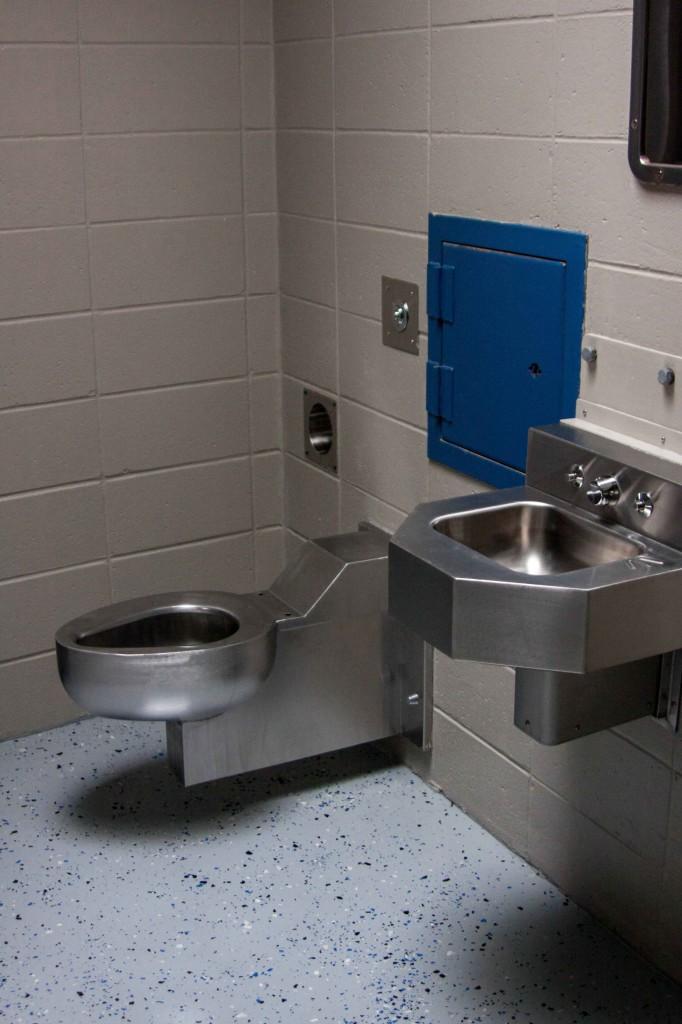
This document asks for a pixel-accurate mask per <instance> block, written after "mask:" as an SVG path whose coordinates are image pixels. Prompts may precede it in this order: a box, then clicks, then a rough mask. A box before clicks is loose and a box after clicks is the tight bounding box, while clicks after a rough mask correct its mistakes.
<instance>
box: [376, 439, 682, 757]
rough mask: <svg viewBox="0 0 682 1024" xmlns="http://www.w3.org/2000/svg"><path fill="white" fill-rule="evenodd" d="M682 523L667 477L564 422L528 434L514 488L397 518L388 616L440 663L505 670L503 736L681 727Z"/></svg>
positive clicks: (676, 469) (651, 461)
mask: <svg viewBox="0 0 682 1024" xmlns="http://www.w3.org/2000/svg"><path fill="white" fill-rule="evenodd" d="M581 467H582V470H581ZM578 470H580V474H582V475H584V479H585V481H586V482H589V484H588V486H583V487H582V488H578V487H576V486H575V485H576V480H577V478H578V476H579V475H580V474H579V473H578ZM654 506H655V507H654ZM681 524H682V467H680V466H678V465H677V464H676V463H674V462H672V461H670V460H667V459H663V458H661V457H659V456H657V455H655V454H653V453H652V452H644V451H640V450H639V449H638V448H636V447H631V446H629V445H627V444H626V443H625V442H624V441H622V440H620V439H618V440H616V439H613V438H609V437H603V436H601V435H599V434H593V433H591V432H590V431H586V430H582V429H580V428H578V427H574V426H571V425H569V424H565V423H560V424H556V425H554V426H549V427H540V428H534V429H532V430H531V432H530V441H529V447H528V463H527V467H526V484H525V486H522V487H508V488H503V489H501V490H497V491H486V492H484V493H481V494H471V495H466V496H464V497H460V498H448V499H446V500H444V501H436V502H431V503H428V504H426V505H419V506H417V508H416V509H415V510H414V511H413V512H412V514H411V515H409V516H408V517H407V518H406V519H405V521H404V522H403V524H402V525H401V526H400V528H399V529H398V531H397V532H396V533H395V534H394V536H393V538H392V540H391V543H390V549H389V608H390V610H391V615H393V616H394V617H395V618H396V619H397V620H398V621H399V622H401V623H402V624H403V625H405V626H407V627H408V628H409V629H411V630H414V632H416V633H417V635H418V636H421V637H422V639H423V640H425V641H426V642H427V643H429V644H431V645H432V646H434V647H436V648H437V649H438V650H440V651H442V652H443V653H444V654H446V655H447V656H448V657H450V658H458V659H462V660H464V661H484V662H488V663H491V664H498V665H510V666H512V667H513V668H514V669H515V670H516V697H515V712H514V721H515V724H516V725H517V726H518V727H519V728H520V729H522V730H523V731H524V732H526V733H528V734H529V735H530V736H533V737H534V738H535V739H536V740H538V741H539V742H541V743H550V744H553V743H563V742H564V741H566V740H570V739H575V738H576V737H577V736H584V735H587V734H588V733H591V732H596V731H598V730H600V729H607V728H610V727H611V726H614V725H618V724H620V723H622V722H626V721H631V720H633V719H636V718H641V717H643V716H645V715H655V716H658V717H661V718H667V719H668V721H669V722H670V723H671V725H673V727H674V728H678V725H679V713H680V711H679V702H680V692H682V618H681V617H680V615H679V607H680V603H681V602H682V525H681ZM670 652H680V653H675V654H673V655H671V654H670Z"/></svg>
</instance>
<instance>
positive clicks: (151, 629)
mask: <svg viewBox="0 0 682 1024" xmlns="http://www.w3.org/2000/svg"><path fill="white" fill-rule="evenodd" d="M276 645H277V624H276V620H275V618H274V617H273V614H272V609H269V608H268V607H267V605H266V604H265V603H264V602H261V601H260V600H259V597H258V596H255V595H253V596H252V595H241V594H240V595H237V594H228V593H219V592H212V591H205V592H192V591H180V592H174V593H167V594H151V595H149V596H147V597H143V598H137V599H135V600H132V601H122V602H120V603H118V604H112V605H108V606H107V607H105V608H98V609H96V610H94V611H91V612H88V613H87V614H86V615H82V616H80V617H79V618H77V619H72V620H71V622H67V623H66V625H64V626H62V627H61V628H60V629H59V630H58V632H57V635H56V646H57V659H58V664H59V674H60V676H61V679H62V683H63V685H64V688H65V689H66V691H67V693H68V694H69V696H70V697H71V698H72V699H73V700H74V701H75V702H76V703H77V704H79V705H80V706H81V707H82V708H85V710H87V711H90V712H92V713H93V714H96V715H105V716H107V717H109V718H131V719H147V720H149V719H151V720H161V721H193V720H196V719H204V718H211V717H213V716H215V715H220V714H222V713H223V712H225V711H226V710H227V709H228V708H230V707H232V706H234V705H237V704H240V703H241V702H243V701H245V700H248V699H249V698H251V697H252V696H253V695H254V693H255V692H256V690H257V689H258V687H259V686H260V684H261V683H262V682H263V681H264V680H265V679H266V678H267V676H268V674H269V672H270V670H271V668H272V665H273V662H274V659H275V650H276Z"/></svg>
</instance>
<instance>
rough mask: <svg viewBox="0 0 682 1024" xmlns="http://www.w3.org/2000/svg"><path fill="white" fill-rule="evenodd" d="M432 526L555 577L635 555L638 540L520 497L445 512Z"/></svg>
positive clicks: (520, 567)
mask: <svg viewBox="0 0 682 1024" xmlns="http://www.w3.org/2000/svg"><path fill="white" fill-rule="evenodd" d="M433 528H434V530H437V531H438V533H442V534H444V535H445V536H446V537H450V539H451V540H454V541H457V542H458V543H459V544H463V545H464V546H465V547H467V548H471V549H472V550H474V551H478V552H479V553H480V554H482V555H485V556H486V557H487V558H492V559H493V561H495V562H498V563H499V564H500V565H504V566H506V567H507V568H508V569H512V570H513V571H514V572H518V573H524V574H526V575H528V576H551V575H559V574H560V573H564V572H573V571H574V570H575V569H585V568H588V567H589V566H595V565H606V564H607V563H609V562H618V561H620V560H621V559H624V558H636V557H637V556H638V555H640V554H642V552H643V551H644V550H645V548H644V546H643V545H642V544H640V543H639V542H637V541H635V540H634V539H628V538H625V537H621V536H619V535H618V534H615V533H614V532H613V530H611V529H609V528H608V527H605V526H601V525H600V524H598V523H592V522H587V521H586V520H584V519H580V518H579V517H578V516H576V515H573V514H572V513H570V512H565V511H563V510H562V509H560V508H557V507H556V506H554V505H549V504H547V502H543V501H517V502H513V503H511V504H505V505H496V506H494V507H493V508H483V509H479V510H472V511H464V512H459V513H454V514H451V515H446V516H442V517H441V518H440V519H436V520H434V522H433Z"/></svg>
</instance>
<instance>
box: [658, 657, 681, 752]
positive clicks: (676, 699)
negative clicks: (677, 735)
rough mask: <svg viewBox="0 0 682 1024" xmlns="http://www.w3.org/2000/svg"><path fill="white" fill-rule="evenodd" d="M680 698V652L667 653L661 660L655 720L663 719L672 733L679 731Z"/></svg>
mask: <svg viewBox="0 0 682 1024" xmlns="http://www.w3.org/2000/svg"><path fill="white" fill-rule="evenodd" d="M681 696H682V651H669V652H668V653H667V654H664V655H663V656H662V658H661V674H660V679H659V685H658V707H657V711H656V717H657V718H665V719H666V721H667V722H668V725H669V726H670V728H671V729H672V730H673V731H674V732H679V731H680V697H681Z"/></svg>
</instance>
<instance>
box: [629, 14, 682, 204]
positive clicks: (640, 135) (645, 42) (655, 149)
mask: <svg viewBox="0 0 682 1024" xmlns="http://www.w3.org/2000/svg"><path fill="white" fill-rule="evenodd" d="M629 157H630V167H631V168H632V171H633V174H635V175H636V176H637V177H638V178H640V179H641V180H642V181H646V182H649V183H651V184H658V185H682V3H680V0H635V3H634V23H633V37H632V91H631V101H630V141H629Z"/></svg>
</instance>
